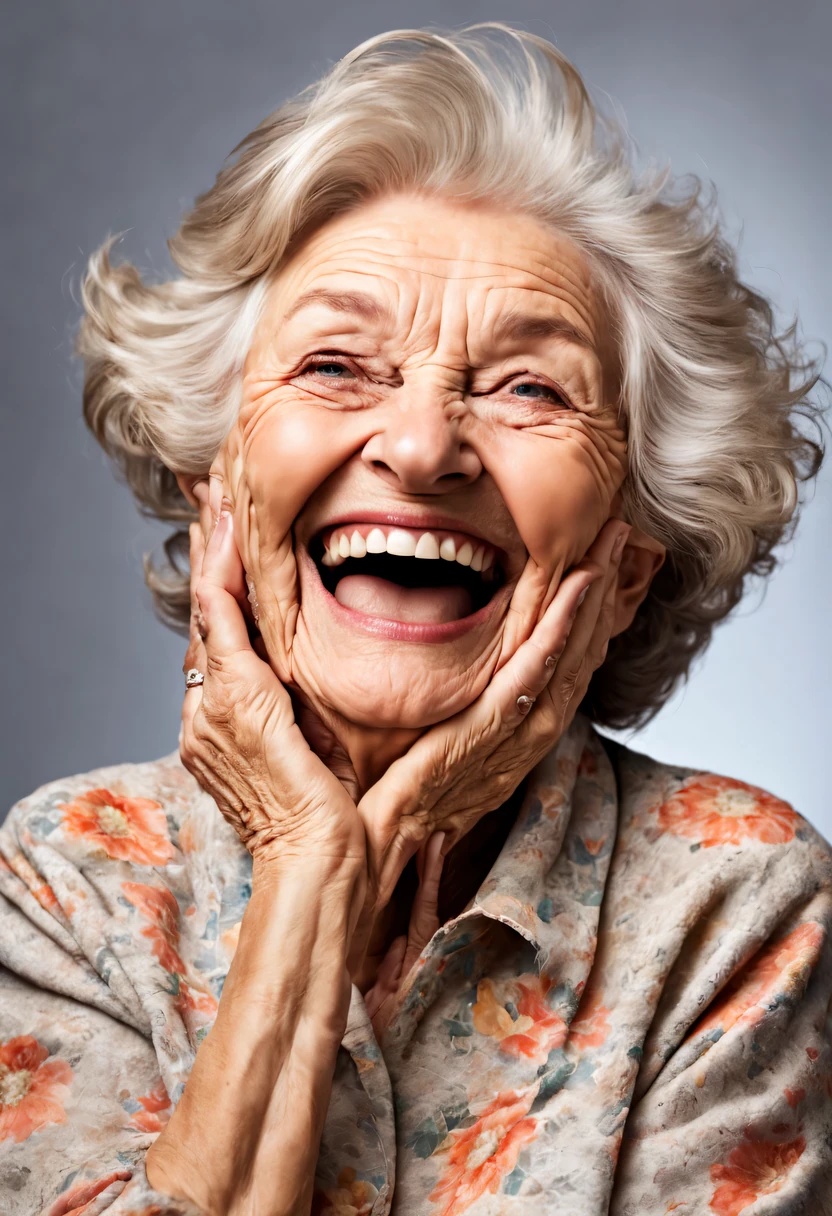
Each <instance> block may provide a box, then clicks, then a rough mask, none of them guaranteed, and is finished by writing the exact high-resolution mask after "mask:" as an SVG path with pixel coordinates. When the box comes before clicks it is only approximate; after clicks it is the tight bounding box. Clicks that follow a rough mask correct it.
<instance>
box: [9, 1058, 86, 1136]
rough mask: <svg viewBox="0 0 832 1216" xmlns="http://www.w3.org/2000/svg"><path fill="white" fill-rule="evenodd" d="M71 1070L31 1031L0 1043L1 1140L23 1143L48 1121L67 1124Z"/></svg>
mask: <svg viewBox="0 0 832 1216" xmlns="http://www.w3.org/2000/svg"><path fill="white" fill-rule="evenodd" d="M71 1080H72V1069H71V1068H70V1067H69V1065H68V1064H67V1062H66V1061H65V1060H58V1059H50V1058H49V1051H48V1049H47V1048H46V1047H44V1046H43V1044H42V1043H39V1042H38V1041H37V1039H33V1038H32V1036H31V1035H30V1034H24V1035H19V1036H18V1037H17V1038H16V1039H9V1040H8V1042H6V1043H2V1044H0V1141H2V1140H14V1142H15V1143H16V1144H20V1142H21V1141H22V1140H27V1139H28V1138H29V1136H31V1134H32V1132H36V1131H39V1130H40V1128H42V1127H45V1126H46V1125H47V1123H65V1122H66V1115H65V1114H64V1102H65V1101H66V1098H67V1086H68V1085H69V1083H70V1081H71Z"/></svg>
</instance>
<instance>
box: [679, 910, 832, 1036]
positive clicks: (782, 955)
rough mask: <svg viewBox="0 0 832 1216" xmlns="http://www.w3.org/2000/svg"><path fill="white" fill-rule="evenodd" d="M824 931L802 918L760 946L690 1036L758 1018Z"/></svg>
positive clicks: (812, 955)
mask: <svg viewBox="0 0 832 1216" xmlns="http://www.w3.org/2000/svg"><path fill="white" fill-rule="evenodd" d="M824 936H825V933H824V930H823V927H822V926H821V925H819V924H818V923H817V921H813V920H811V921H806V923H805V924H802V925H798V926H797V928H795V929H792V931H791V933H787V934H786V936H785V937H783V938H781V939H780V940H779V941H777V942H774V943H773V944H772V945H770V946H766V947H764V948H763V949H762V950H761V951H760V953H759V954H757V955H756V957H755V958H753V959H752V960H751V962H750V963H749V964H748V965H747V966H746V967H745V968H744V969H743V970H742V971H741V972H740V973H739V975H737V976H735V977H734V979H733V980H731V982H730V983H728V984H726V986H725V987H724V988H723V990H722V992H721V993H720V994H719V996H718V997H717V998H716V1000H715V1001H714V1003H713V1004H712V1005H711V1007H710V1009H709V1010H708V1011H707V1013H706V1014H705V1015H704V1016H703V1017H702V1019H701V1020H700V1021H699V1022H698V1023H697V1024H696V1026H695V1027H694V1029H693V1031H692V1034H691V1037H693V1035H696V1036H697V1037H698V1036H699V1035H701V1034H706V1033H708V1032H709V1031H712V1030H721V1031H722V1032H723V1033H725V1032H726V1031H728V1030H730V1029H731V1027H732V1026H733V1025H734V1024H735V1023H736V1022H739V1021H740V1020H741V1019H742V1021H743V1022H747V1023H754V1022H758V1021H759V1020H760V1018H761V1017H762V1016H763V1013H764V1012H765V1005H766V1004H768V1003H769V1002H770V1001H771V999H772V998H773V997H774V996H775V995H776V994H777V993H778V992H786V991H788V989H789V988H791V987H793V986H794V984H795V981H796V980H799V979H800V976H801V973H802V972H803V970H804V968H806V967H810V966H811V965H812V963H813V962H814V961H815V959H816V958H817V956H818V953H819V951H820V948H821V945H822V944H823V939H824Z"/></svg>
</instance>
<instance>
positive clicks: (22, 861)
mask: <svg viewBox="0 0 832 1216" xmlns="http://www.w3.org/2000/svg"><path fill="white" fill-rule="evenodd" d="M2 860H3V859H2V858H0V861H2ZM6 866H7V868H8V869H9V870H11V871H12V873H14V874H16V875H17V877H18V878H19V879H20V880H21V881H22V882H25V884H26V886H27V887H28V888H29V890H30V891H31V892H32V894H33V895H34V897H35V899H36V900H37V901H38V903H39V904H40V906H41V907H42V908H44V909H45V911H47V912H50V913H52V914H54V913H55V912H57V911H59V906H58V900H57V898H56V896H55V892H54V891H53V890H52V888H51V887H50V885H49V883H48V882H44V881H43V879H42V878H41V876H40V874H38V872H37V870H35V869H34V867H33V866H31V865H30V864H29V862H28V861H27V860H26V858H25V857H24V856H23V854H22V853H15V855H14V856H13V857H12V859H11V861H10V862H7V863H6Z"/></svg>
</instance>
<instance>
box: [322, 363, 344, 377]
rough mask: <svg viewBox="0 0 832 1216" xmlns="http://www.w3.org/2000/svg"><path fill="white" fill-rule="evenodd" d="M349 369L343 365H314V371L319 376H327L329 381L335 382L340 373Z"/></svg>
mask: <svg viewBox="0 0 832 1216" xmlns="http://www.w3.org/2000/svg"><path fill="white" fill-rule="evenodd" d="M348 370H349V369H348V368H346V367H344V364H343V363H316V364H315V371H316V372H318V374H319V375H321V376H327V377H329V379H331V380H335V379H336V378H337V377H338V376H340V375H341V374H342V372H346V371H348Z"/></svg>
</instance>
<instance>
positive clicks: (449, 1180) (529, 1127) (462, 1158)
mask: <svg viewBox="0 0 832 1216" xmlns="http://www.w3.org/2000/svg"><path fill="white" fill-rule="evenodd" d="M534 1095H535V1089H534V1087H533V1086H532V1087H531V1088H530V1089H529V1090H528V1091H527V1092H526V1093H523V1094H518V1093H515V1092H514V1091H513V1090H506V1091H505V1092H504V1093H501V1094H498V1095H497V1097H496V1098H495V1099H494V1101H493V1102H491V1103H489V1105H488V1106H486V1108H485V1110H484V1111H483V1112H482V1114H481V1115H480V1117H479V1119H477V1121H476V1123H475V1124H473V1126H472V1127H467V1128H465V1129H464V1130H460V1129H455V1130H454V1131H452V1132H451V1139H452V1144H451V1146H450V1148H449V1149H448V1150H447V1151H448V1161H449V1164H448V1168H447V1170H446V1171H445V1175H444V1177H443V1178H442V1179H441V1180H440V1182H439V1183H438V1184H437V1185H436V1187H435V1188H434V1189H433V1191H432V1192H431V1196H430V1198H431V1202H432V1203H441V1204H444V1207H443V1208H442V1211H441V1213H440V1214H439V1216H461V1213H463V1212H465V1211H467V1209H468V1208H469V1207H470V1206H471V1204H472V1203H474V1202H475V1201H476V1200H477V1199H479V1198H480V1196H481V1195H484V1194H485V1193H486V1191H490V1192H491V1194H492V1195H496V1193H497V1190H498V1188H499V1186H500V1183H501V1182H502V1180H503V1179H504V1178H505V1177H507V1175H508V1174H510V1173H511V1172H512V1170H513V1169H514V1167H515V1166H516V1165H517V1158H518V1157H519V1156H520V1150H521V1149H522V1148H523V1145H524V1144H528V1143H529V1141H530V1140H533V1139H534V1137H535V1136H536V1135H537V1122H536V1120H535V1119H532V1118H527V1117H526V1116H527V1115H528V1113H529V1109H530V1107H531V1104H532V1102H533V1100H534Z"/></svg>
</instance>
